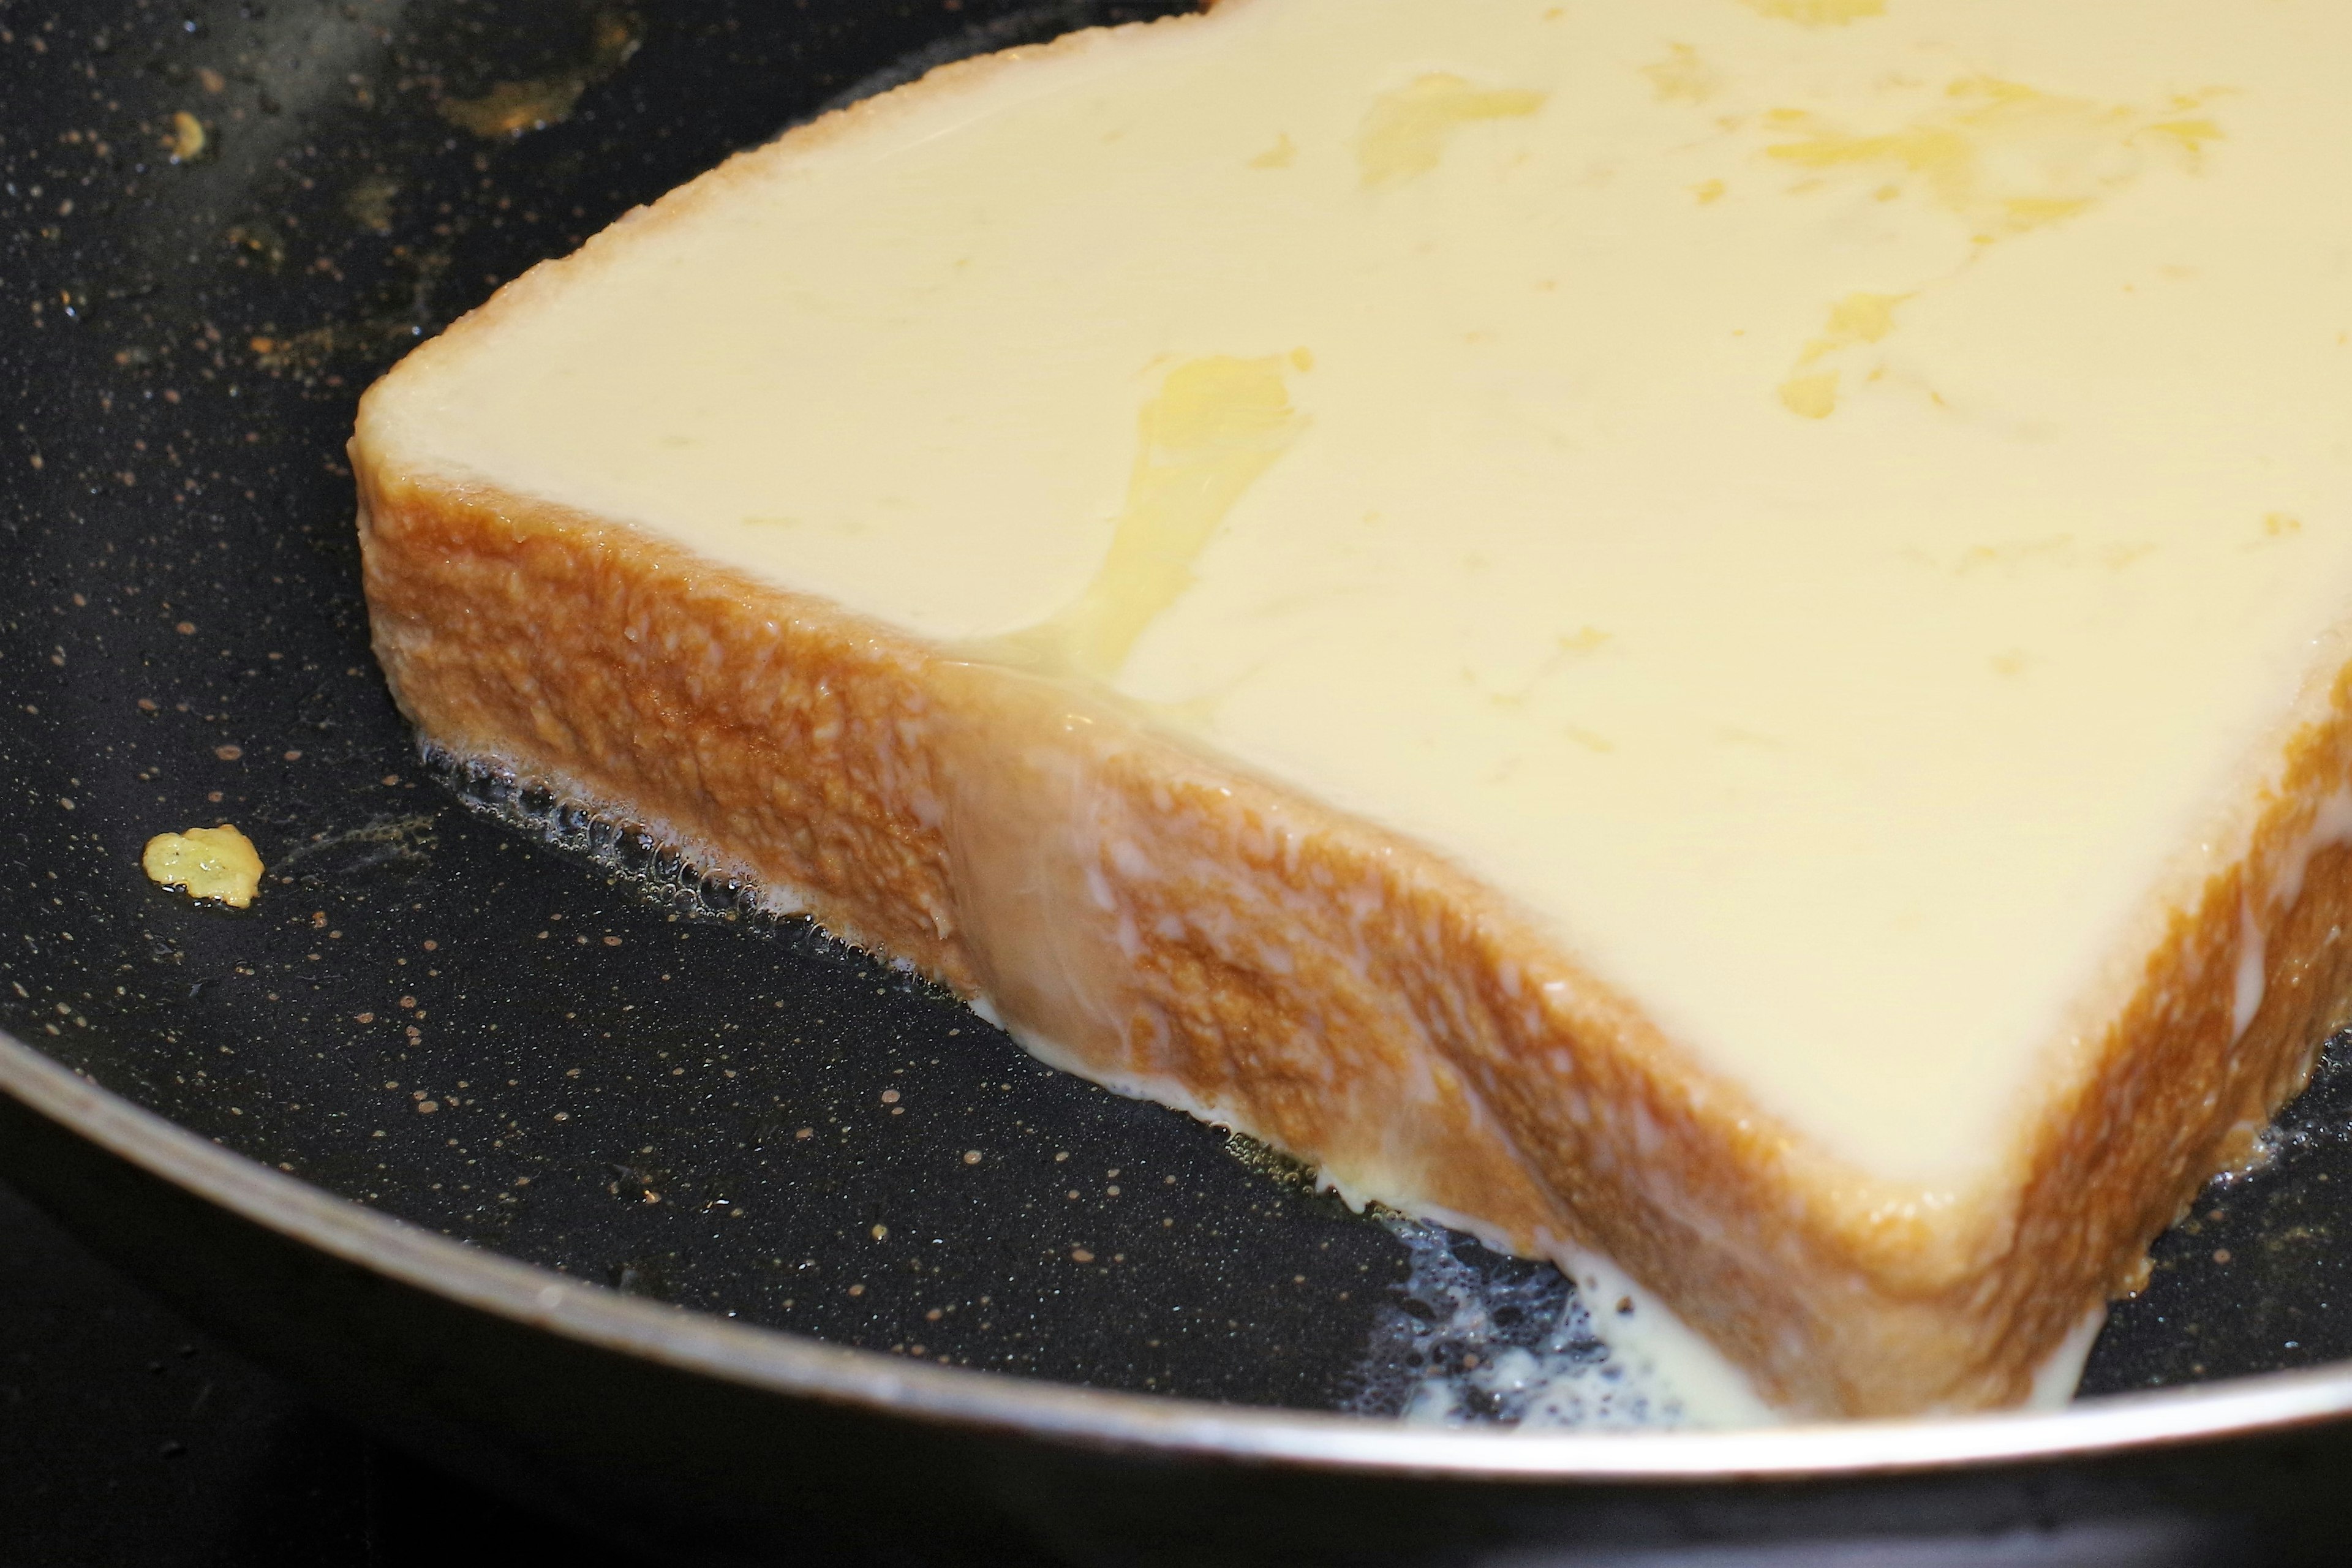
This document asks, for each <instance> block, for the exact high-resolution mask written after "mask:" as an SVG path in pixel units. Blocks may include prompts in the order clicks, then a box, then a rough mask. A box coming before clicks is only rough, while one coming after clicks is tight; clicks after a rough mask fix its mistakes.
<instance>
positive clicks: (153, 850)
mask: <svg viewBox="0 0 2352 1568" xmlns="http://www.w3.org/2000/svg"><path fill="white" fill-rule="evenodd" d="M139 863H140V865H141V866H142V867H144V868H146V871H147V875H148V876H149V877H150V878H151V879H153V880H154V881H155V882H157V883H158V884H160V885H162V886H163V887H166V888H185V889H187V890H188V896H189V897H190V898H192V899H218V900H220V901H221V902H223V903H225V904H228V905H231V906H233V907H234V908H236V909H240V910H241V909H243V908H245V907H246V906H247V904H250V903H252V902H253V895H254V894H256V893H257V892H259V891H260V890H261V855H260V852H259V851H258V850H257V849H255V848H254V847H253V840H252V839H250V838H247V837H246V836H245V835H244V834H242V833H239V832H238V831H237V830H236V828H234V827H231V826H229V825H228V824H227V823H226V822H224V823H222V824H221V825H220V826H218V827H191V828H189V829H188V830H187V831H186V832H185V833H159V834H157V835H156V836H155V837H152V838H150V839H149V840H148V841H147V850H146V853H144V854H143V855H142V856H140V858H139Z"/></svg>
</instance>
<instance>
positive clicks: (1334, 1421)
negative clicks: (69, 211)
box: [0, 1030, 2352, 1484]
mask: <svg viewBox="0 0 2352 1568" xmlns="http://www.w3.org/2000/svg"><path fill="white" fill-rule="evenodd" d="M0 1093H5V1094H6V1095H8V1096H9V1097H11V1098H12V1099H14V1100H16V1101H17V1102H18V1103H20V1104H22V1105H24V1106H25V1107H26V1108H27V1109H28V1110H32V1111H33V1112H35V1113H36V1114H37V1115H40V1116H42V1117H44V1118H46V1119H47V1120H48V1121H52V1122H54V1123H56V1124H58V1125H59V1126H61V1127H63V1128H65V1129H67V1130H68V1131H71V1132H73V1133H74V1134H76V1135H77V1136H79V1137H80V1138H82V1139H83V1140H85V1141H86V1142H89V1143H92V1144H94V1145H96V1146H97V1147H99V1148H100V1149H102V1150H104V1151H106V1152H109V1153H110V1154H112V1155H114V1156H115V1157H117V1158H119V1159H121V1160H123V1161H125V1162H126V1163H130V1164H131V1165H133V1166H135V1167H137V1168H138V1169H140V1170H142V1171H144V1172H145V1173H148V1174H150V1175H152V1176H154V1177H156V1178H158V1179H161V1180H163V1181H165V1182H168V1183H170V1184H173V1186H176V1187H178V1188H180V1189H181V1190H183V1191H184V1192H187V1193H189V1194H193V1195H194V1196H196V1197H198V1198H200V1199H202V1200H203V1201H205V1202H207V1203H209V1204H212V1205H215V1206H216V1207H219V1208H222V1209H225V1210H226V1211H227V1212H228V1213H230V1214H232V1215H236V1217H238V1218H241V1219H243V1220H246V1221H247V1222H248V1223H251V1224H254V1225H257V1226H261V1227H262V1228H264V1229H266V1230H268V1231H271V1232H273V1233H275V1234H277V1235H278V1236H280V1237H285V1238H287V1239H289V1240H292V1241H295V1242H298V1243H299V1244H301V1245H303V1246H305V1247H310V1249H312V1250H314V1251H318V1252H321V1253H324V1254H326V1255H327V1256H329V1257H331V1258H335V1259H337V1260H339V1261H341V1262H342V1263H345V1264H347V1265H350V1266H352V1267H355V1268H361V1269H363V1270H365V1271H367V1272H370V1273H373V1274H375V1275H377V1276H380V1277H383V1278H385V1279H390V1280H393V1281H394V1282H396V1283H399V1284H403V1285H406V1286H408V1287H410V1288H412V1289H420V1290H424V1291H425V1292H428V1293H430V1294H432V1295H435V1296H438V1297H440V1298H442V1299H444V1300H450V1301H454V1302H456V1303H457V1304H459V1305H462V1306H465V1307H468V1308H470V1309H472V1310H478V1311H482V1312H486V1313H488V1314H491V1315H493V1316H496V1317H499V1318H503V1319H506V1320H508V1321H511V1322H514V1323H517V1324H520V1325H523V1326H527V1327H534V1328H538V1329H541V1330H544V1331H549V1332H552V1333H556V1334H559V1335H562V1336H563V1337H565V1338H568V1339H571V1340H572V1341H574V1342H579V1343H582V1344H584V1345H588V1346H592V1347H594V1348H598V1349H602V1350H605V1351H608V1352H615V1353H620V1354H625V1355H630V1356H635V1357H638V1358H641V1359H644V1360H646V1361H649V1362H652V1363H657V1364H660V1365H663V1366H667V1367H668V1368H670V1369H672V1370H674V1371H677V1372H682V1373H690V1374H694V1375H699V1376H704V1377H709V1378H713V1379H716V1380H718V1381H721V1382H725V1383H730V1384H736V1385H739V1386H742V1387H747V1388H751V1389H756V1390H761V1391H764V1392H768V1393H772V1394H778V1395H780V1396H784V1397H790V1398H802V1399H815V1400H821V1401H824V1402H827V1403H831V1404H836V1405H855V1406H861V1407H864V1408H866V1409H868V1410H871V1411H874V1412H876V1413H878V1414H883V1415H893V1416H898V1417H901V1418H904V1419H908V1420H912V1421H919V1422H922V1423H925V1424H928V1425H933V1426H950V1427H961V1428H967V1429H977V1430H985V1431H993V1432H996V1433H1000V1434H1003V1435H1008V1436H1022V1437H1026V1438H1029V1439H1031V1440H1034V1441H1038V1442H1043V1443H1048V1444H1056V1445H1062V1446H1067V1447H1087V1448H1095V1449H1115V1450H1125V1451H1128V1452H1130V1453H1138V1454H1147V1455H1151V1456H1154V1457H1158V1458H1168V1459H1189V1460H1195V1461H1202V1460H1206V1461H1220V1462H1225V1463H1244V1464H1262V1465H1268V1466H1274V1467H1278V1468H1300V1469H1324V1470H1344V1471H1349V1472H1357V1473H1361V1474H1366V1475H1382V1474H1386V1475H1394V1476H1400V1477H1404V1476H1417V1477H1423V1478H1432V1479H1447V1480H1457V1481H1483V1482H1501V1483H1507V1482H1517V1483H1522V1484H1527V1483H1567V1484H1573V1483H1627V1482H1649V1483H1685V1484H1688V1483H1737V1482H1741V1481H1750V1480H1756V1481H1766V1480H1769V1481H1774V1482H1780V1483H1789V1482H1805V1481H1818V1482H1834V1481H1853V1480H1863V1479H1871V1478H1874V1477H1879V1478H1894V1477H1899V1476H1903V1475H1909V1474H1916V1473H1919V1472H1923V1471H1934V1470H1952V1469H1969V1468H1990V1467H1996V1466H2002V1465H2015V1464H2021V1463H2032V1462H2035V1461H2043V1460H2061V1459H2085V1458H2098V1457H2102V1456H2121V1455H2125V1454H2129V1453H2134V1452H2141V1451H2147V1450H2151V1449H2161V1448H2168V1447H2185V1446H2189V1445H2194V1444H2198V1443H2210V1442H2216V1441H2221V1440H2224V1439H2230V1438H2245V1437H2254V1436H2279V1435H2284V1434H2288V1433H2292V1432H2294V1431H2298V1430H2301V1429H2304V1428H2308V1427H2313V1426H2322V1425H2326V1424H2328V1423H2331V1422H2335V1421H2340V1420H2343V1419H2346V1418H2347V1417H2352V1362H2341V1363H2331V1364H2328V1365H2324V1366H2317V1367H2310V1368H2301V1369H2297V1370H2294V1371H2289V1372H2273V1373H2260V1374H2256V1375H2253V1376H2248V1377H2240V1378H2231V1379H2226V1380H2222V1381H2220V1382H2215V1383H2210V1384H2196V1385H2193V1386H2189V1387H2183V1388H2170V1389H2156V1390H2149V1391H2146V1392H2135V1393H2130V1394H2108V1395H2103V1396H2101V1397H2098V1398H2095V1399H2090V1400H2084V1401H2082V1402H2079V1403H2077V1404H2074V1405H2067V1406H2065V1407H2063V1408H2062V1409H2059V1410H2052V1411H2000V1412H1990V1413H1984V1414H1972V1415H1930V1416H1919V1417H1911V1418H1906V1419H1900V1420H1871V1421H1851V1422H1836V1423H1817V1424H1811V1425H1801V1426H1781V1427H1769V1428H1763V1429H1757V1430H1748V1431H1729V1432H1660V1433H1647V1434H1625V1433H1579V1432H1557V1433H1553V1432H1547V1433H1523V1432H1515V1431H1505V1430H1486V1431H1481V1430H1475V1429H1462V1428H1444V1427H1437V1428H1433V1427H1419V1426H1405V1425H1403V1424H1402V1423H1398V1422H1394V1421H1384V1420H1380V1419H1377V1418H1372V1417H1365V1416H1352V1415H1339V1414H1333V1413H1326V1412H1320V1411H1304V1410H1283V1409H1276V1408H1271V1407H1262V1406H1244V1405H1216V1404H1211V1403H1208V1402H1205V1401H1200V1400H1188V1399H1181V1398H1177V1397H1173V1396H1169V1395H1160V1394H1131V1393H1126V1392H1123V1391H1118V1390H1111V1389H1091V1388H1085V1387H1081V1386H1078V1385H1075V1384H1061V1383H1053V1382H1048V1381H1045V1380H1043V1379H1034V1378H1024V1377H1019V1376H1015V1375H1014V1374H1012V1373H1001V1372H987V1371H982V1370H980V1369H977V1368H968V1367H953V1366H933V1365H930V1364H929V1363H919V1362H912V1361H909V1360H908V1359H907V1358H905V1357H902V1356H897V1355H892V1354H889V1353H887V1352H881V1351H867V1350H856V1349H851V1348H848V1347H845V1346H840V1345H831V1344H826V1343H824V1342H822V1341H819V1340H816V1339H814V1338H811V1337H810V1336H808V1335H805V1334H799V1333H794V1332H793V1331H790V1330H786V1329H778V1328H770V1327H767V1326H764V1325H761V1324H754V1323H747V1322H742V1321H737V1320H732V1319H728V1318H722V1317H719V1316H718V1315H716V1314H714V1313H709V1312H703V1311H697V1310H679V1309H677V1308H675V1307H669V1306H665V1305H661V1304H658V1303H655V1302H651V1301H646V1300H640V1299H638V1298H635V1297H632V1296H627V1295H624V1294H622V1293H621V1292H619V1291H617V1290H613V1289H607V1288H605V1287H604V1286H601V1285H597V1284H594V1283H592V1282H590V1281H587V1280H583V1279H575V1278H573V1277H571V1276H568V1275H564V1274H560V1273H557V1272H556V1271H555V1270H553V1269H551V1268H543V1267H541V1266H540V1265H537V1264H533V1263H527V1262H524V1261H523V1260H521V1259H520V1258H509V1257H507V1256H506V1255H504V1254H502V1253H498V1252H494V1251H491V1250H489V1249H488V1248H484V1247H471V1246H467V1245H466V1244H464V1243H462V1242H458V1241H456V1240H453V1239H451V1238H450V1237H445V1236H443V1235H441V1234H439V1233H438V1232H436V1231H433V1230H430V1229H427V1228H426V1227H425V1226H419V1225H415V1224H413V1223H411V1222H409V1221H407V1220H404V1219H400V1218H398V1217H397V1216H395V1215H389V1214H384V1213H382V1212H380V1211H378V1210H375V1209H371V1208H369V1207H367V1206H366V1205H362V1204H359V1203H355V1202H353V1201H352V1200H350V1199H348V1198H343V1197H340V1196H337V1195H336V1194H332V1193H329V1192H327V1191H326V1190H325V1189H323V1188H320V1187H316V1186H313V1185H311V1184H310V1183H307V1182H304V1181H302V1180H301V1179H300V1178H299V1177H296V1176H292V1175H289V1174H286V1173H281V1172H278V1171H275V1170H272V1169H270V1168H269V1167H268V1166H267V1165H264V1164H262V1163H259V1162H258V1161H256V1160H253V1159H250V1158H248V1157H247V1156H246V1155H244V1154H240V1153H237V1152H235V1151H234V1150H231V1149H228V1148H226V1146H223V1145H221V1144H217V1143H215V1142H211V1141H210V1140H208V1139H206V1138H205V1137H203V1136H202V1135H200V1134H198V1133H196V1132H194V1131H190V1130H188V1129H187V1128H184V1127H182V1126H180V1125H179V1124H178V1123H176V1122H173V1121H170V1120H168V1119H166V1118H164V1117H162V1116H159V1115H157V1114H155V1113H154V1112H153V1111H151V1110H146V1109H145V1108H144V1107H142V1106H139V1105H136V1104H134V1103H132V1102H131V1100H127V1099H125V1098H123V1097H122V1096H121V1095H118V1094H116V1093H114V1092H113V1091H111V1090H110V1089H106V1088H104V1087H103V1086H101V1085H100V1084H99V1083H97V1082H96V1081H94V1080H92V1079H89V1078H87V1077H85V1076H83V1075H81V1074H80V1073H79V1072H77V1071H75V1070H74V1069H72V1068H68V1067H66V1066H65V1065H64V1064H62V1063H60V1062H58V1061H57V1060H56V1059H54V1058H50V1057H48V1056H46V1055H44V1054H43V1053H41V1052H39V1051H37V1050H35V1049H33V1048H32V1047H28V1046H26V1045H25V1044H23V1043H22V1042H21V1041H19V1040H17V1039H16V1037H13V1036H11V1035H10V1034H8V1033H7V1032H6V1031H5V1030H0Z"/></svg>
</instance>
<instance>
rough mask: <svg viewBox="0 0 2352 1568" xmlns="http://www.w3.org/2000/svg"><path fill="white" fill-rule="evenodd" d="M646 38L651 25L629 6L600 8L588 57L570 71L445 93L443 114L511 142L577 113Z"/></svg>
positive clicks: (467, 128)
mask: <svg viewBox="0 0 2352 1568" xmlns="http://www.w3.org/2000/svg"><path fill="white" fill-rule="evenodd" d="M644 41H645V25H644V23H643V22H641V21H640V20H639V19H638V18H637V17H636V16H635V15H634V14H632V13H629V12H625V11H600V12H598V13H597V14H596V16H595V19H594V21H593V23H591V25H590V50H589V57H588V58H587V60H586V61H585V62H584V63H583V64H582V65H580V66H578V67H576V68H573V69H571V70H567V71H558V72H556V73H554V74H553V75H551V76H544V77H537V78H534V79H530V80H529V81H502V82H499V83H498V84H496V85H495V86H493V87H492V88H491V89H489V91H488V92H486V93H484V94H482V95H481V96H480V97H478V98H445V99H443V100H441V101H440V103H439V105H438V106H437V107H438V108H439V110H440V111H441V118H442V119H444V120H446V121H448V122H449V123H450V124H452V125H455V126H457V128H458V129H459V130H461V131H470V132H473V133H474V134H475V135H477V136H479V137H481V138H482V139H483V140H484V141H487V142H506V141H511V140H512V139H513V138H515V137H518V136H520V135H522V134H523V133H524V132H529V131H541V130H544V129H546V128H547V127H548V126H550V125H554V124H558V123H560V122H561V121H564V120H567V119H569V118H570V117H571V115H572V110H573V109H575V108H577V107H578V106H579V103H580V95H581V94H582V93H583V92H586V91H587V90H588V89H590V88H592V87H593V86H595V85H596V84H597V83H598V82H600V81H603V80H604V79H605V78H607V77H609V76H611V75H612V74H613V73H614V71H617V70H619V69H620V68H622V67H623V66H625V65H626V64H628V63H629V57H631V56H632V55H634V54H635V53H636V52H637V46H638V45H640V44H642V43H643V42H644Z"/></svg>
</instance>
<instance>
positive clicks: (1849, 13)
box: [1739, 0, 1886, 27]
mask: <svg viewBox="0 0 2352 1568" xmlns="http://www.w3.org/2000/svg"><path fill="white" fill-rule="evenodd" d="M1739 3H1740V4H1741V5H1745V6H1747V7H1748V9H1749V10H1750V11H1753V12H1755V13H1756V14H1757V15H1758V16H1771V17H1774V18H1776V19H1778V20H1780V21H1783V22H1794V23H1796V24H1797V25H1798V26H1801V27H1843V26H1845V25H1846V24H1847V23H1849V22H1859V21H1861V20H1862V19H1863V18H1864V17H1865V16H1885V15H1886V0H1739Z"/></svg>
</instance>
